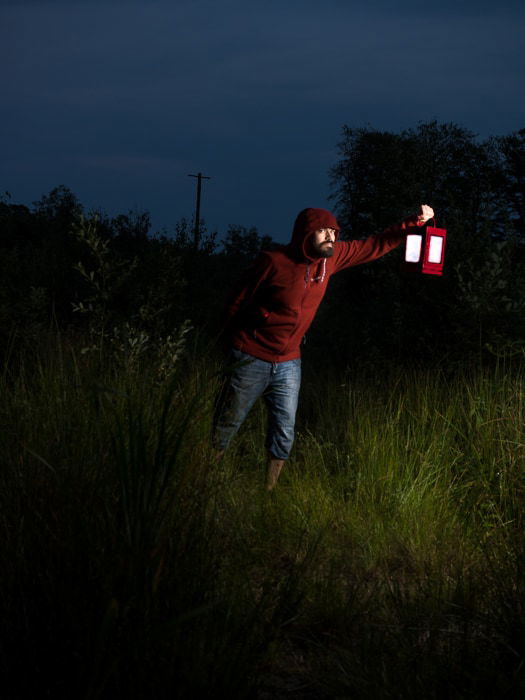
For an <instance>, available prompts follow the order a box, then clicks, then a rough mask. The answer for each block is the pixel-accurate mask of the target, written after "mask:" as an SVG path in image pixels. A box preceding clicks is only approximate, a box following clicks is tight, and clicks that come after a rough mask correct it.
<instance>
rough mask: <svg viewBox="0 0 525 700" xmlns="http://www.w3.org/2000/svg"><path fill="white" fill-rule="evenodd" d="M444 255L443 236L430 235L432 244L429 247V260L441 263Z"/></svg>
mask: <svg viewBox="0 0 525 700" xmlns="http://www.w3.org/2000/svg"><path fill="white" fill-rule="evenodd" d="M442 256H443V238H442V237H441V236H430V246H429V248H428V262H430V263H440V262H441V258H442Z"/></svg>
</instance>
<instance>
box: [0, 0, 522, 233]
mask: <svg viewBox="0 0 525 700" xmlns="http://www.w3.org/2000/svg"><path fill="white" fill-rule="evenodd" d="M524 20H525V3H523V2H522V1H521V0H520V1H519V2H518V1H516V2H512V1H510V0H502V1H501V2H498V3H495V2H490V3H489V2H484V1H483V0H477V1H472V2H471V1H470V0H467V1H466V2H462V1H461V0H457V1H456V2H449V1H448V0H446V1H445V2H440V3H434V4H433V6H432V7H430V6H429V4H428V3H424V2H410V1H409V0H407V1H403V0H401V1H400V2H393V1H392V0H384V1H377V2H376V1H374V0H363V1H357V2H353V1H352V0H315V1H314V0H257V1H253V0H67V1H62V0H38V1H37V0H0V47H1V48H0V52H1V53H0V55H1V58H2V66H3V68H2V71H1V73H0V90H1V93H0V94H1V95H2V109H1V110H0V144H1V156H2V157H1V159H0V192H3V191H6V190H7V191H9V192H10V193H11V195H12V201H14V202H17V203H25V204H30V203H31V202H33V201H34V200H37V199H39V198H40V197H41V196H42V195H43V194H45V193H47V192H49V190H51V189H52V188H53V187H55V186H56V185H59V184H64V185H67V186H68V187H70V188H71V189H72V190H73V191H74V192H75V194H76V195H77V196H78V198H79V199H80V201H81V202H82V203H83V204H84V206H85V207H86V208H87V209H94V208H98V209H102V210H103V211H105V212H106V213H108V214H110V215H114V214H118V213H125V212H127V211H129V210H148V211H149V212H150V213H151V217H152V222H153V226H154V228H155V229H160V228H166V229H167V230H168V232H169V230H171V229H173V227H174V225H175V222H176V221H177V220H179V219H180V218H181V217H183V216H186V217H188V218H191V217H192V215H193V212H194V207H195V191H196V180H195V179H194V178H190V177H188V174H189V173H197V172H199V171H200V172H202V173H204V174H205V175H208V176H211V178H212V179H211V180H206V181H205V182H204V183H203V192H202V207H201V214H202V217H203V218H204V219H205V221H206V224H207V226H208V229H210V230H217V231H218V232H219V234H220V235H222V234H223V233H224V232H225V231H226V229H227V226H228V224H230V223H231V224H242V225H244V226H257V228H258V229H259V231H260V233H261V234H268V235H271V236H272V237H273V238H275V239H276V240H286V239H287V238H288V236H289V232H290V230H291V227H292V224H293V220H294V218H295V216H296V214H297V212H298V211H299V210H300V209H302V208H304V207H306V206H321V207H328V208H329V207H330V203H329V201H328V195H329V191H330V188H329V179H328V169H329V168H330V167H331V166H332V165H333V164H334V163H335V162H336V160H337V149H336V146H337V143H338V141H339V140H340V136H341V128H342V126H343V125H344V124H347V125H348V126H352V127H362V126H371V127H373V128H378V129H385V130H390V131H400V130H402V129H405V128H410V127H416V126H417V124H418V123H419V122H421V121H423V122H424V121H430V120H432V119H437V120H438V121H439V122H455V123H457V124H459V125H460V126H464V127H466V128H467V129H469V130H471V131H473V132H474V133H475V134H478V135H479V136H480V137H481V138H485V137H487V136H490V135H504V134H508V133H511V132H513V131H516V130H517V129H520V128H523V127H525V90H524V80H523V77H524V66H525V61H524V60H523V53H524V48H525V40H524V30H525V22H524ZM415 204H418V203H415Z"/></svg>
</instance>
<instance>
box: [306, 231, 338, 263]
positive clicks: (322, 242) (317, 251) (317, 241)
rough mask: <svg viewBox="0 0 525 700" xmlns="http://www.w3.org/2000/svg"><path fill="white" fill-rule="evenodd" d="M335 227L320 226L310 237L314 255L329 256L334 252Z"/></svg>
mask: <svg viewBox="0 0 525 700" xmlns="http://www.w3.org/2000/svg"><path fill="white" fill-rule="evenodd" d="M334 243H335V229H333V228H320V229H318V230H317V231H316V232H315V233H314V234H313V235H312V237H311V238H310V246H311V248H312V252H313V253H314V257H316V258H331V257H332V255H333V254H334Z"/></svg>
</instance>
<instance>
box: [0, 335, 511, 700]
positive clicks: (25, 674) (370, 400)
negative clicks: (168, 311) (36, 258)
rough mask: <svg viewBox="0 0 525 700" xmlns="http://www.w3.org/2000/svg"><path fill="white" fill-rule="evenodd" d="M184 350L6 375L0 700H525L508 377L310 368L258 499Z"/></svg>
mask: <svg viewBox="0 0 525 700" xmlns="http://www.w3.org/2000/svg"><path fill="white" fill-rule="evenodd" d="M196 357H197V356H196V355H193V356H192V353H191V352H190V353H189V354H188V355H186V356H185V357H183V358H180V357H179V358H178V359H177V362H176V363H174V366H173V367H172V368H171V370H170V371H163V372H161V373H159V366H160V365H161V363H159V360H158V356H155V357H151V358H150V359H147V355H146V354H143V355H141V356H140V357H134V356H126V357H124V356H118V357H117V356H116V355H115V354H114V353H110V352H109V351H108V352H104V353H95V352H89V353H82V352H81V351H80V350H79V349H78V348H77V347H76V346H75V345H74V344H71V343H69V342H66V340H64V339H61V338H56V339H54V340H53V341H47V342H46V343H42V346H41V347H33V348H31V349H26V350H25V351H24V352H21V353H17V354H16V357H15V356H12V357H11V358H10V359H9V360H8V361H7V362H6V365H5V368H4V371H3V374H2V378H1V382H2V387H1V388H2V406H1V416H2V425H1V428H2V430H1V436H0V450H1V452H0V454H1V460H2V469H1V473H0V499H1V502H0V526H1V532H0V571H1V572H2V575H1V578H0V581H1V583H0V620H2V626H1V629H2V633H1V637H0V678H1V679H3V681H2V683H3V688H0V695H2V697H5V698H22V697H34V698H37V697H38V698H43V697H50V698H57V697H70V698H73V697H74V698H87V699H88V698H89V699H91V698H93V699H94V698H106V697H107V698H109V697H112V698H114V697H119V698H143V697H150V698H155V699H157V698H178V697H180V698H193V697H195V698H198V697H216V696H220V694H221V693H224V694H226V695H227V696H228V697H230V698H245V697H246V698H259V699H261V700H262V699H264V698H326V699H328V698H364V699H373V700H376V699H379V700H381V699H383V698H420V699H421V698H436V699H437V698H458V699H459V698H470V697H476V698H478V697H491V698H494V697H507V698H514V697H516V698H520V697H525V681H524V673H523V662H524V659H525V605H524V601H525V598H524V592H525V591H524V589H525V578H524V569H525V541H524V538H523V517H524V516H523V512H524V511H523V505H524V502H525V449H524V448H525V428H524V423H525V421H524V419H525V375H524V373H523V367H520V365H519V363H516V362H515V363H514V364H513V365H512V366H510V365H508V364H507V365H506V364H505V362H504V361H503V360H501V361H499V362H498V363H495V365H494V366H492V367H491V368H490V369H487V368H481V367H479V368H473V367H469V368H458V369H456V370H455V371H454V372H451V371H445V370H444V369H443V368H441V369H436V370H417V369H415V368H413V369H410V370H407V369H404V370H400V369H393V370H391V371H389V372H387V371H384V370H383V371H381V372H380V373H379V372H374V371H373V368H367V369H366V370H361V371H359V372H358V371H352V370H348V371H347V372H345V373H340V374H339V375H336V374H335V373H334V374H330V373H329V372H325V373H323V374H316V373H315V372H313V371H312V370H309V368H308V367H305V375H306V377H305V380H304V382H303V389H302V393H301V399H300V409H299V416H298V426H297V428H298V430H297V437H296V443H295V447H294V451H293V454H292V457H291V459H290V460H289V462H288V463H287V464H286V466H285V470H284V471H283V474H282V476H281V479H280V481H279V483H278V486H277V488H276V489H275V491H274V492H272V493H270V494H269V493H267V492H266V491H265V490H264V448H263V445H264V431H265V415H264V408H263V406H262V405H260V406H259V405H257V406H256V407H255V408H254V409H253V411H252V413H251V414H250V416H249V418H248V420H247V421H246V423H245V425H244V426H243V428H242V429H241V431H240V433H239V435H238V436H237V439H236V441H235V444H234V445H233V446H232V448H231V449H230V451H229V452H227V454H226V456H225V457H224V459H223V460H222V461H221V462H220V463H218V464H217V463H215V462H214V459H213V455H212V452H211V450H210V445H209V441H208V436H209V431H210V423H211V415H212V409H213V401H214V397H215V394H216V391H217V389H218V386H219V373H218V368H219V365H218V362H217V360H216V359H215V358H213V357H211V356H210V357H207V356H206V355H204V356H202V355H201V356H199V357H198V359H196ZM2 691H3V693H2Z"/></svg>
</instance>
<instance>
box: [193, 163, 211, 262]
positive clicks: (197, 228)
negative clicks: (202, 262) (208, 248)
mask: <svg viewBox="0 0 525 700" xmlns="http://www.w3.org/2000/svg"><path fill="white" fill-rule="evenodd" d="M188 177H196V178H197V202H196V205H195V225H194V227H193V247H194V248H195V250H199V244H200V240H201V181H202V180H203V179H204V180H211V178H210V177H208V176H207V175H203V174H202V173H197V175H188Z"/></svg>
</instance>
